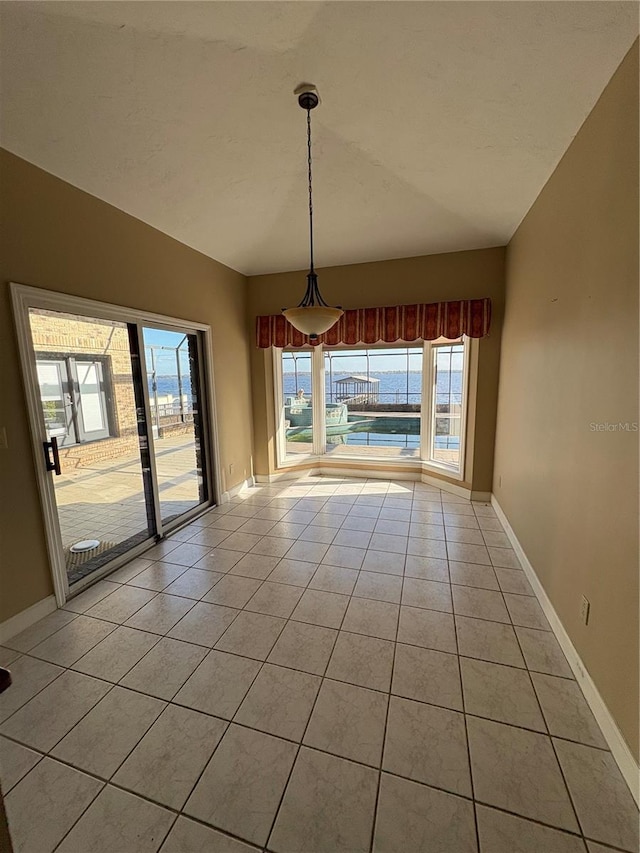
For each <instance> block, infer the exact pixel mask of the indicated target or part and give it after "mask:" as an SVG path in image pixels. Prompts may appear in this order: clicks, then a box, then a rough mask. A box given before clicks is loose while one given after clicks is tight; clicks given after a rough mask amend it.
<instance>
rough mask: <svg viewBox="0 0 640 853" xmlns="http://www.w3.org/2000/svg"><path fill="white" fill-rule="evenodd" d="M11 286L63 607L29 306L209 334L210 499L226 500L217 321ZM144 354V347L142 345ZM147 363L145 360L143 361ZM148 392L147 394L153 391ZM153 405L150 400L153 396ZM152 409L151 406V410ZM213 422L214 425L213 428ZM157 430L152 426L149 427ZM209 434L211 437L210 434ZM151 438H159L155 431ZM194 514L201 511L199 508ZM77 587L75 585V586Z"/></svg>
mask: <svg viewBox="0 0 640 853" xmlns="http://www.w3.org/2000/svg"><path fill="white" fill-rule="evenodd" d="M9 289H10V293H11V301H12V305H13V316H14V322H15V328H16V335H17V340H18V352H19V355H20V366H21V371H22V379H23V384H24V390H25V399H26V404H27V415H28V421H29V432H30V434H31V445H32V451H33V460H34V465H35V472H36V482H37V485H38V492H39V494H40V502H41V504H42V511H43V519H44V528H45V537H46V542H47V552H48V555H49V562H50V565H51V574H52V578H53V589H54V592H55V596H56V602H57V604H58V607H61V606H62V605H63V604H64V603H65V601H66V600H67V598H68V597H69V583H68V580H67V571H66V566H65V561H64V551H63V546H62V537H61V534H60V523H59V519H58V512H57V504H56V497H55V487H54V483H53V477H52V476H51V474H50V473H49V472H47V471H46V470H45V468H44V464H43V449H42V448H43V442H45V441H47V433H46V429H45V421H44V416H43V413H42V405H41V401H40V391H39V385H38V376H37V372H36V362H35V348H34V345H33V339H32V336H31V326H30V323H29V309H30V308H40V309H44V310H48V311H58V312H64V313H67V314H79V315H81V316H86V317H95V318H97V319H102V320H115V321H117V322H121V323H134V324H136V326H137V328H138V335H139V338H140V339H141V327H142V326H147V325H152V326H154V327H159V328H165V329H169V330H171V331H174V330H175V327H176V326H177V327H178V328H179V329H182V330H187V331H191V332H201V333H202V337H203V339H204V352H203V353H202V355H203V358H202V364H200V370H201V374H202V375H201V384H202V387H203V388H204V389H205V396H206V401H205V406H204V407H203V414H204V418H203V421H204V436H205V442H206V446H205V457H206V460H207V469H208V470H207V474H208V482H209V484H210V487H211V490H212V492H213V494H211V495H210V496H209V502H208V504H207V505H210V504H212V503H220V500H221V497H222V483H221V479H220V472H221V469H220V451H219V445H218V432H217V427H216V425H217V419H216V401H215V387H214V381H213V347H212V334H211V327H210V326H209V325H206V324H204V323H196V322H194V321H192V320H182V319H179V318H177V317H167V316H166V315H163V314H154V313H153V312H150V311H140V310H137V309H135V308H125V307H123V306H120V305H112V304H110V303H108V302H98V301H96V300H93V299H85V298H83V297H79V296H72V295H70V294H67V293H58V292H57V291H52V290H43V289H41V288H38V287H30V286H28V285H25V284H18V283H16V282H10V284H9ZM142 353H143V355H144V348H143V349H142ZM143 364H144V362H143ZM147 396H148V395H145V397H147ZM147 408H148V400H147ZM147 414H148V412H147ZM207 427H208V428H207ZM149 432H150V433H151V427H150V428H149ZM207 436H208V441H206V437H207ZM150 441H153V438H152V435H150ZM150 450H151V458H152V460H153V459H154V454H153V446H151V448H150ZM193 514H194V515H195V514H197V511H194V512H193ZM190 515H191V513H190ZM148 547H149V545H148V543H142V544H141V545H140V546H137V547H135V548H132V549H131V550H130V551H129V552H127V553H126V554H124V555H121V557H119V558H116V559H114V560H113V561H112V562H111V563H109V565H108V567H107V568H106V569H105V571H104V572H102V571H101V570H98V571H97V572H96V573H94V574H93V575H92V576H91V582H93V581H94V579H97V578H99V577H100V576H101V575H102V574H106V573H108V572H111V571H112V570H113V569H114V568H116V567H117V565H118V564H123V563H125V562H128V561H129V560H130V559H131V558H132V557H134V556H136V555H137V554H139V553H142V552H143V551H144V550H145V549H146V548H148ZM74 592H75V590H74Z"/></svg>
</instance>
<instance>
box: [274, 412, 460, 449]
mask: <svg viewBox="0 0 640 853" xmlns="http://www.w3.org/2000/svg"><path fill="white" fill-rule="evenodd" d="M311 439H312V432H311V429H310V428H308V427H292V428H291V429H288V430H287V441H301V442H309V441H311ZM327 443H328V444H352V445H356V446H358V445H363V446H365V445H373V446H377V447H384V446H387V447H407V448H418V447H419V446H420V418H419V417H416V418H402V417H393V416H390V417H388V418H387V417H382V418H369V417H366V416H365V415H355V416H353V415H351V416H350V417H349V420H348V422H347V423H346V424H335V425H333V426H330V427H328V428H327ZM435 446H436V448H437V449H438V450H457V449H458V448H459V447H460V437H459V436H457V435H438V436H436V439H435Z"/></svg>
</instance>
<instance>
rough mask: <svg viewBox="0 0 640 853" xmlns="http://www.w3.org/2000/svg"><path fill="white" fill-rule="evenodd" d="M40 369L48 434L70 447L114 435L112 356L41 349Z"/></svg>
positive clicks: (42, 398) (37, 358) (39, 383)
mask: <svg viewBox="0 0 640 853" xmlns="http://www.w3.org/2000/svg"><path fill="white" fill-rule="evenodd" d="M36 370H37V373H38V385H39V386H40V399H41V401H42V408H43V411H44V416H45V424H46V428H47V436H48V438H51V437H52V436H55V437H56V438H57V439H58V444H59V445H60V446H61V447H69V446H70V445H72V444H84V443H86V442H89V441H97V440H98V439H100V438H108V437H109V436H111V435H113V431H112V428H111V423H112V421H113V419H112V417H111V415H110V404H111V387H110V386H111V383H110V372H109V360H108V358H106V357H104V356H84V355H83V356H81V357H78V358H76V357H75V356H71V355H57V354H56V355H49V354H47V353H38V355H37V357H36Z"/></svg>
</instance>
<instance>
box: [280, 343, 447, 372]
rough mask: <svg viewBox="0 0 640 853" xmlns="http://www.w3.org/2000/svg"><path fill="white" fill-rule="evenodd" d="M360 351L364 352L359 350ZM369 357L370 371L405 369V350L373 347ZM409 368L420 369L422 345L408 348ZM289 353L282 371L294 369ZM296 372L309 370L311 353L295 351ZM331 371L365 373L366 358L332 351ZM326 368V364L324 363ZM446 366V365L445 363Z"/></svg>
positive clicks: (285, 355)
mask: <svg viewBox="0 0 640 853" xmlns="http://www.w3.org/2000/svg"><path fill="white" fill-rule="evenodd" d="M360 352H364V350H361V351H360ZM369 352H370V354H371V357H370V359H369V365H370V370H371V373H384V372H385V371H389V370H400V371H403V372H404V371H405V370H406V369H407V350H406V349H403V350H397V349H375V350H369ZM409 352H410V356H409V370H410V371H420V370H422V347H414V348H412V349H411V350H409ZM291 355H292V354H291V353H283V359H282V370H283V372H284V373H293V372H294V370H295V365H294V360H293V358H291ZM296 355H297V363H298V373H310V372H311V353H309V352H301V353H299V354H298V353H297V354H296ZM331 360H332V363H333V373H334V374H336V373H365V374H366V372H367V359H366V357H365V356H364V355H353V354H351V355H346V354H344V353H343V352H340V353H334V354H332V357H331ZM325 367H326V368H327V369H328V364H325ZM447 368H448V365H447ZM451 369H452V370H462V353H460V354H459V355H458V354H455V355H454V357H453V358H452V361H451Z"/></svg>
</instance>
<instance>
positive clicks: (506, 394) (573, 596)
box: [494, 42, 639, 756]
mask: <svg viewBox="0 0 640 853" xmlns="http://www.w3.org/2000/svg"><path fill="white" fill-rule="evenodd" d="M636 421H638V43H637V42H636V44H635V46H634V48H633V49H632V51H631V53H630V54H629V55H628V56H627V57H626V59H625V61H624V62H623V64H622V65H621V67H620V68H619V70H618V71H617V73H616V74H615V76H614V77H613V79H612V80H611V82H610V83H609V85H608V87H607V88H606V89H605V91H604V93H603V95H602V97H601V98H600V100H599V101H598V103H597V104H596V106H595V108H594V110H593V112H592V113H591V115H590V116H589V117H588V119H587V120H586V122H585V124H584V125H583V127H582V129H581V130H580V132H579V133H578V135H577V137H576V138H575V140H574V142H573V144H572V145H571V147H570V148H569V150H568V151H567V153H566V154H565V156H564V158H563V159H562V161H561V162H560V164H559V166H558V167H557V169H556V171H555V172H554V174H553V175H552V177H551V178H550V180H549V182H548V183H547V185H546V186H545V188H544V189H543V191H542V192H541V194H540V196H539V198H538V199H537V201H536V202H535V204H534V205H533V207H532V208H531V210H530V212H529V214H528V215H527V217H526V218H525V220H524V221H523V223H522V224H521V225H520V227H519V229H518V231H517V232H516V234H515V236H514V237H513V239H512V241H511V243H510V244H509V247H508V251H507V291H506V312H505V322H504V333H503V340H502V359H501V368H500V396H499V405H498V430H497V441H496V460H495V474H494V490H495V493H496V495H497V497H498V500H499V502H500V505H501V506H502V508H503V509H504V511H505V513H506V515H507V517H508V519H509V521H510V523H511V525H512V527H513V529H514V531H515V533H516V535H517V537H518V539H519V541H520V543H521V544H522V547H523V548H524V550H525V552H526V554H527V556H528V557H529V559H530V561H531V563H532V564H533V567H534V569H535V571H536V572H537V574H538V576H539V578H540V580H541V581H542V583H543V585H544V587H545V589H546V591H547V593H548V595H549V597H550V599H551V601H552V603H553V605H554V607H555V609H556V611H557V612H558V615H559V616H560V619H561V620H562V622H563V624H564V626H565V628H566V629H567V631H568V632H569V635H570V637H571V639H572V641H573V643H574V645H575V647H576V649H577V651H578V653H579V654H580V656H581V658H582V660H583V661H584V663H585V665H586V667H587V669H588V671H589V673H590V675H591V676H592V678H593V679H594V681H595V683H596V685H597V687H598V689H599V691H600V693H601V695H602V697H603V698H604V700H605V702H606V703H607V705H608V707H609V709H610V711H611V713H612V714H613V715H614V717H615V718H616V720H617V722H618V724H619V726H620V728H621V730H622V732H623V734H624V736H625V738H626V740H627V742H628V744H629V746H630V747H631V749H632V750H633V752H634V753H635V755H636V756H637V755H638V639H639V638H638V434H637V433H633V432H608V431H607V432H596V431H592V429H591V426H590V425H591V424H592V423H606V422H609V423H616V424H617V423H618V422H629V423H633V422H636ZM583 594H584V595H586V597H587V598H588V599H589V600H590V602H591V617H590V622H589V625H588V626H587V627H585V626H584V625H583V624H582V623H581V621H580V617H579V608H580V596H581V595H583Z"/></svg>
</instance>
